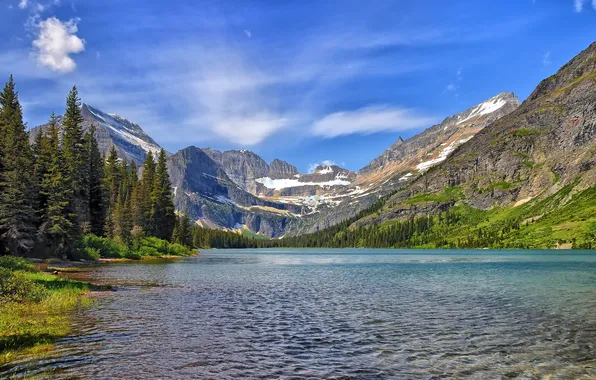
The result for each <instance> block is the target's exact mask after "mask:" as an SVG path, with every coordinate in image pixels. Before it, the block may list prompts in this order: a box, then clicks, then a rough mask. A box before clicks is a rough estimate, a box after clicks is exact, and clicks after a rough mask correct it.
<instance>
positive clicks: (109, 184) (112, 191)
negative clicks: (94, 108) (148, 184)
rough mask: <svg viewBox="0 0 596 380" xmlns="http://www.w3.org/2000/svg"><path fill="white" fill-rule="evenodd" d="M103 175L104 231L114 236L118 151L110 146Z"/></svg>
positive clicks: (118, 171) (118, 180)
mask: <svg viewBox="0 0 596 380" xmlns="http://www.w3.org/2000/svg"><path fill="white" fill-rule="evenodd" d="M103 172H104V177H103V193H104V194H103V196H104V202H105V204H106V221H105V226H104V233H105V234H106V236H107V237H110V238H111V237H114V217H113V215H114V208H115V206H116V203H117V201H118V190H119V188H120V165H119V159H118V152H117V151H116V148H115V147H114V146H112V149H110V154H109V156H108V158H107V159H106V160H105V164H104V171H103Z"/></svg>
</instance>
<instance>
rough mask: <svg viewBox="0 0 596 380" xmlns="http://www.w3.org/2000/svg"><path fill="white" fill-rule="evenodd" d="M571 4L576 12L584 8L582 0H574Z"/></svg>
mask: <svg viewBox="0 0 596 380" xmlns="http://www.w3.org/2000/svg"><path fill="white" fill-rule="evenodd" d="M573 5H574V7H575V11H576V12H581V11H582V10H583V9H584V0H574V1H573Z"/></svg>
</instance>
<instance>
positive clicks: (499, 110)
mask: <svg viewBox="0 0 596 380" xmlns="http://www.w3.org/2000/svg"><path fill="white" fill-rule="evenodd" d="M518 106H519V101H518V99H517V97H516V96H515V95H514V94H513V93H502V94H499V95H497V96H494V97H492V98H490V99H488V100H486V101H484V102H482V103H480V104H478V105H475V106H473V107H471V108H469V109H467V110H466V111H463V112H461V113H458V114H455V115H453V116H450V117H447V118H445V120H443V122H442V123H440V124H437V125H434V126H432V127H430V128H428V129H426V130H424V131H423V132H421V133H420V134H418V135H416V136H414V137H411V138H409V139H407V140H405V141H404V140H403V139H402V138H401V137H400V138H399V139H398V141H397V142H395V144H393V145H392V146H391V147H390V148H389V149H387V150H386V151H385V152H383V154H381V155H380V156H379V157H377V158H375V159H374V160H373V161H371V163H370V164H368V165H367V166H365V167H364V168H362V169H361V170H360V171H358V173H357V175H356V176H354V177H352V179H351V183H350V185H349V186H346V187H345V188H344V189H342V192H340V193H338V194H335V196H334V198H333V201H334V202H335V204H333V207H327V208H321V209H320V210H319V211H320V215H317V217H312V218H310V220H309V218H305V219H303V220H302V223H300V224H298V225H296V228H297V230H296V231H292V234H301V233H309V232H315V231H317V230H320V229H324V228H327V227H330V226H333V225H335V224H337V223H339V222H341V221H343V220H346V219H348V218H351V217H353V216H354V215H356V214H357V213H358V212H359V211H361V210H364V209H365V208H367V207H369V206H371V205H372V204H374V203H375V202H377V200H378V199H379V198H380V197H383V196H385V195H387V194H390V193H391V192H394V191H396V190H399V189H401V188H403V187H405V186H407V185H408V184H409V183H410V182H412V181H413V180H415V179H416V178H418V177H419V176H420V175H422V174H423V173H425V172H426V171H428V170H429V169H430V168H432V167H434V166H436V165H438V164H440V163H441V162H443V161H444V160H446V159H447V158H448V157H449V156H450V155H451V154H452V153H453V152H454V151H455V150H456V149H457V148H458V147H459V146H460V145H463V144H465V143H466V142H467V141H469V140H470V139H472V138H473V137H474V135H476V134H477V133H479V132H480V131H482V130H483V129H484V128H485V127H486V126H488V125H489V124H490V123H492V122H494V121H495V120H499V119H500V118H502V117H503V116H505V115H508V114H509V113H511V112H512V111H513V110H515V109H516V108H517V107H518Z"/></svg>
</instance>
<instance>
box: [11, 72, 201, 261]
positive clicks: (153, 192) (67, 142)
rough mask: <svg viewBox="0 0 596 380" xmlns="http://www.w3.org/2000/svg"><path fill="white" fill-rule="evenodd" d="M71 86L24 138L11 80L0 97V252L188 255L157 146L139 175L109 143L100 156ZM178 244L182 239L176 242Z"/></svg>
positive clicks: (163, 159)
mask: <svg viewBox="0 0 596 380" xmlns="http://www.w3.org/2000/svg"><path fill="white" fill-rule="evenodd" d="M82 125H83V117H82V115H81V102H80V99H79V97H78V92H77V88H76V87H73V88H72V90H71V91H70V93H69V94H68V97H67V99H66V111H65V114H64V117H63V118H62V119H61V123H60V125H59V124H58V122H57V117H56V116H55V114H52V115H51V116H50V120H49V123H48V126H47V127H46V128H43V129H42V128H39V129H38V130H37V134H36V135H35V136H33V139H32V140H33V144H32V145H31V144H30V143H29V136H28V132H27V130H26V125H25V123H24V121H23V113H22V108H21V105H20V103H19V98H18V93H17V91H16V87H15V82H14V80H13V78H12V77H10V79H9V80H8V82H7V83H6V85H5V86H4V89H3V91H2V93H1V94H0V200H1V203H0V254H11V255H15V256H35V257H43V258H47V257H58V258H68V259H71V260H78V259H88V260H95V259H98V258H99V257H101V256H103V257H126V258H141V257H143V256H164V255H186V254H190V253H191V252H192V250H191V249H190V248H188V247H185V246H184V245H183V244H184V243H189V241H188V239H184V238H183V237H182V236H181V235H180V233H179V231H180V226H181V225H182V223H183V218H177V216H176V214H175V213H174V204H173V201H172V193H171V183H170V179H169V176H168V172H167V168H166V155H165V152H164V151H163V150H161V152H160V153H159V155H158V157H157V158H156V159H154V157H153V155H152V154H151V152H148V153H147V157H146V159H145V162H144V164H143V174H142V176H141V177H140V178H139V177H138V175H137V167H136V164H135V162H134V161H130V162H127V160H126V159H120V158H118V156H117V152H116V149H115V148H112V151H111V152H110V154H109V156H108V157H105V158H104V157H102V155H101V154H100V150H99V147H98V144H97V140H96V138H95V129H94V128H93V127H91V128H89V129H88V130H87V131H86V132H83V128H82ZM176 243H181V244H176Z"/></svg>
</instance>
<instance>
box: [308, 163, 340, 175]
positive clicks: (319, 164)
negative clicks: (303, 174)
mask: <svg viewBox="0 0 596 380" xmlns="http://www.w3.org/2000/svg"><path fill="white" fill-rule="evenodd" d="M321 165H325V166H332V165H337V164H336V163H335V161H332V160H323V161H321V162H315V163H312V164H310V165H308V172H309V173H314V172H315V170H316V169H317V167H319V166H321Z"/></svg>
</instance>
